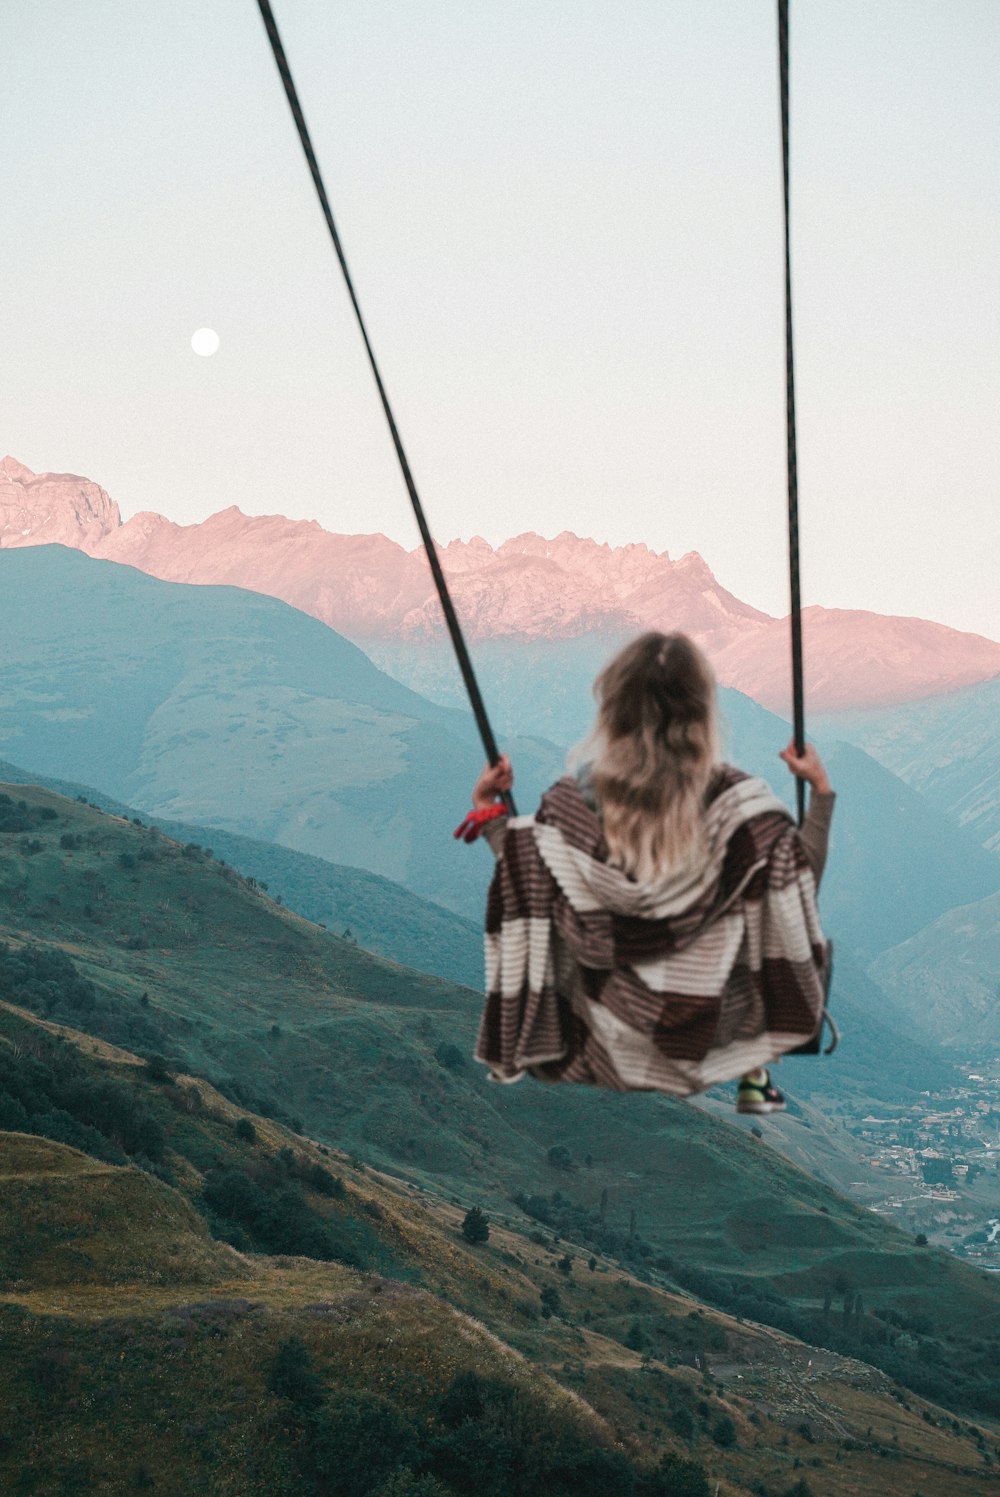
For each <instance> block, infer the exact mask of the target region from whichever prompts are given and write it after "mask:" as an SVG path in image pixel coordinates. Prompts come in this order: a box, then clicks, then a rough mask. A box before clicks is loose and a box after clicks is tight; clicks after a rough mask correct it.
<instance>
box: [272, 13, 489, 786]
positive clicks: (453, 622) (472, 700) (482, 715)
mask: <svg viewBox="0 0 1000 1497" xmlns="http://www.w3.org/2000/svg"><path fill="white" fill-rule="evenodd" d="M257 5H258V8H259V10H260V14H261V18H262V19H263V22H264V27H265V29H266V31H267V37H268V41H269V42H270V43H271V51H272V52H273V53H274V60H275V62H276V64H277V67H278V72H279V73H280V74H281V81H282V83H283V84H284V85H285V95H286V97H287V99H288V105H289V108H290V109H291V111H292V118H293V119H294V121H295V128H296V129H297V130H298V132H299V141H300V142H301V145H302V151H303V154H304V155H305V158H306V162H307V164H308V167H309V174H310V176H311V177H312V180H313V186H314V187H315V189H316V196H317V197H318V198H319V205H320V207H321V208H322V210H323V217H324V218H325V219H326V226H327V228H328V229H329V231H330V238H331V239H332V241H333V247H334V250H335V251H336V254H337V259H338V260H339V261H340V268H341V270H342V271H343V273H344V281H345V282H346V284H347V292H348V295H349V296H350V298H351V306H352V307H353V308H354V315H355V317H356V318H357V321H358V327H359V328H360V330H361V337H362V339H363V340H364V345H365V352H366V353H367V354H368V362H369V364H370V365H371V370H372V374H373V375H374V376H375V384H376V387H377V388H378V393H379V399H380V400H381V402H382V409H383V411H384V412H385V419H386V421H387V422H388V425H389V432H390V434H391V436H392V444H393V446H394V447H395V449H396V457H397V458H398V459H399V466H400V470H401V471H402V474H403V482H404V483H405V484H406V492H407V493H408V494H409V496H410V503H411V504H412V505H413V513H414V514H415V515H416V517H417V525H418V526H419V529H420V536H421V539H422V541H423V543H424V550H425V551H426V552H427V560H428V562H429V563H430V569H431V575H432V576H433V578H434V585H435V587H436V588H437V593H438V597H439V598H440V600H441V608H442V611H443V613H444V619H445V623H446V624H447V626H448V633H449V634H450V635H451V643H452V646H453V647H454V650H455V656H456V658H457V660H458V668H459V670H460V671H461V672H462V680H463V681H464V682H465V689H466V691H467V692H468V694H469V704H470V706H471V707H472V715H473V717H474V718H475V719H476V727H477V728H478V729H479V736H480V738H481V739H482V741H483V748H484V749H485V750H486V757H487V759H488V760H489V762H490V763H491V764H496V762H497V760H498V759H499V757H500V751H499V749H498V748H497V742H496V739H495V737H494V736H493V729H492V727H491V726H490V720H489V718H488V717H487V715H486V707H485V705H484V703H483V698H482V695H481V693H480V690H479V683H478V681H477V680H476V673H475V671H474V670H473V668H472V660H471V659H470V657H469V651H468V649H467V648H466V644H465V638H464V636H463V634H462V628H461V625H460V624H459V622H458V615H457V614H456V612H455V607H454V604H453V603H452V601H451V595H450V593H449V592H448V584H447V583H446V582H445V578H444V572H443V571H442V570H441V562H440V560H439V558H438V553H437V547H436V546H435V544H434V539H433V537H432V535H431V532H430V528H429V527H428V524H427V520H426V518H425V516H424V509H423V505H422V504H421V503H420V496H419V494H418V493H417V486H416V483H415V482H414V479H413V474H412V473H411V471H410V464H409V462H408V461H407V457H406V452H405V450H404V448H403V442H402V439H401V437H400V435H399V428H398V427H397V426H396V418H395V417H394V416H393V414H392V407H391V406H390V404H389V397H388V395H387V394H386V391H385V385H384V384H383V383H382V376H381V374H380V373H379V367H378V364H377V363H376V361H375V354H374V351H373V350H372V345H371V341H370V339H369V337H368V329H367V328H366V327H365V319H364V317H363V316H362V315H361V306H360V303H359V302H358V297H357V293H356V291H355V290H354V282H353V281H352V280H351V272H350V271H349V270H348V268H347V259H346V257H345V255H344V250H343V246H342V245H341V242H340V235H339V234H338V233H337V226H336V224H335V223H334V221H333V212H332V210H331V208H330V200H329V198H328V197H327V195H326V188H325V186H324V185H323V178H322V175H321V173H320V169H319V162H318V161H317V160H316V153H315V151H314V150H313V146H312V140H311V139H310V136H309V130H308V128H307V126H306V121H305V116H304V115H303V113H302V105H301V104H300V103H299V95H298V91H297V90H296V87H295V81H294V79H293V78H292V73H291V69H290V68H289V66H288V59H287V57H286V56H285V49H284V47H283V46H282V44H281V37H280V36H279V34H278V27H277V23H276V22H275V19H274V15H273V13H272V11H271V6H270V4H269V3H268V0H257ZM503 801H504V803H505V804H506V806H507V809H508V810H509V811H510V813H511V815H515V814H516V809H515V806H514V798H513V796H512V795H510V794H509V792H508V793H507V794H505V795H504V796H503Z"/></svg>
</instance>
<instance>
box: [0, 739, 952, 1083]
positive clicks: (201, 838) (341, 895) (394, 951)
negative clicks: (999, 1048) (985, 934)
mask: <svg viewBox="0 0 1000 1497" xmlns="http://www.w3.org/2000/svg"><path fill="white" fill-rule="evenodd" d="M0 782H6V783H7V784H8V785H9V786H11V790H10V793H11V794H17V791H16V790H14V788H13V787H14V786H27V785H33V784H42V785H45V786H46V787H47V788H48V789H51V790H55V791H56V792H57V793H58V794H60V795H64V796H69V797H70V798H71V799H83V800H86V801H89V802H90V803H91V804H92V805H95V806H99V807H100V808H101V809H103V810H106V811H109V812H111V813H112V814H113V815H116V816H119V817H124V818H125V819H126V820H133V819H134V818H135V815H136V813H135V811H134V809H133V808H132V807H129V806H125V805H122V804H121V802H119V801H116V800H115V799H114V798H113V797H110V796H107V795H105V794H104V793H103V792H101V791H98V790H94V789H93V788H92V787H89V786H81V785H78V784H74V783H72V782H68V781H63V780H56V779H52V778H46V777H40V776H33V775H31V774H29V773H28V772H27V771H25V770H23V769H20V768H18V767H17V766H15V765H12V764H10V763H9V761H6V760H0ZM139 819H140V820H141V818H139ZM157 826H158V827H159V829H160V830H161V831H162V832H164V833H165V834H166V835H167V836H168V837H170V838H172V839H173V840H174V841H178V842H181V843H184V844H187V843H189V842H194V843H201V842H206V843H210V844H211V847H212V851H213V852H214V854H215V856H216V857H217V858H219V859H222V860H224V861H225V862H226V863H228V864H229V865H230V866H231V867H232V868H234V869H236V870H237V871H238V872H240V873H243V874H244V875H246V876H247V877H250V878H253V879H254V880H255V881H256V883H257V884H258V886H259V887H261V888H262V889H263V891H264V892H270V894H271V896H272V898H274V897H278V898H279V899H280V900H281V901H283V903H284V904H285V905H287V906H288V908H290V909H291V910H294V911H295V913H296V914H299V915H304V916H305V917H306V918H307V919H309V920H312V921H316V922H318V923H321V924H323V925H326V926H327V927H328V928H329V929H330V930H331V931H333V932H334V933H335V934H340V935H343V934H345V933H348V932H349V934H350V936H351V937H352V938H353V939H354V940H356V941H357V943H358V944H359V945H361V946H363V947H364V948H365V949H366V950H367V951H371V952H374V953H375V954H376V955H378V956H386V957H389V958H390V959H391V960H393V961H397V962H403V963H404V964H405V965H407V966H409V967H416V968H417V969H418V970H419V971H422V972H428V973H431V974H433V975H434V976H437V977H445V978H448V979H449V980H451V981H457V982H460V983H462V984H463V985H465V986H467V987H472V988H474V989H476V990H479V989H480V988H481V985H482V973H483V937H482V927H481V923H478V922H477V923H473V922H472V921H471V920H467V919H465V918H464V917H463V916H461V915H457V914H455V913H454V912H453V911H451V910H445V909H443V908H442V907H441V906H440V905H435V904H433V903H431V902H430V901H429V900H424V899H420V898H419V897H418V896H417V895H415V894H411V893H410V891H409V890H407V889H404V888H402V887H401V886H400V885H399V884H394V883H392V882H391V881H390V880H388V879H382V878H379V877H378V876H377V875H376V874H371V873H366V872H365V871H364V870H363V869H359V868H347V867H343V866H338V865H335V864H330V863H326V862H325V861H324V860H323V859H321V858H313V857H310V856H308V855H307V854H305V853H297V852H293V851H292V850H291V849H289V848H285V847H280V846H278V845H277V844H276V843H267V842H259V841H256V840H254V839H252V838H249V837H241V836H239V835H237V834H236V833H233V832H225V831H222V830H220V829H219V828H218V827H212V828H205V827H200V826H198V825H197V824H196V823H194V822H178V821H171V820H169V819H166V818H160V819H159V820H158V821H157ZM477 851H479V850H477ZM474 855H475V854H474ZM480 855H481V854H480ZM835 1009H836V1015H837V1020H838V1023H839V1025H840V1027H841V1030H842V1039H841V1044H840V1047H839V1050H838V1054H837V1060H836V1063H835V1065H834V1066H832V1067H831V1066H829V1065H826V1064H820V1065H816V1064H815V1063H814V1062H812V1061H805V1062H794V1063H793V1072H792V1084H793V1085H794V1087H795V1090H796V1091H797V1092H799V1093H803V1094H805V1095H810V1096H811V1095H814V1094H824V1095H825V1094H828V1093H829V1091H830V1090H831V1089H835V1090H836V1091H837V1092H838V1093H841V1094H842V1093H843V1090H844V1088H845V1086H846V1087H849V1088H851V1089H853V1090H854V1091H857V1092H860V1093H861V1094H863V1095H864V1096H865V1097H891V1098H896V1097H899V1096H901V1095H909V1094H911V1093H912V1092H913V1091H914V1090H918V1091H919V1090H935V1089H937V1088H938V1087H940V1086H942V1085H944V1084H945V1083H946V1082H947V1081H949V1080H950V1079H951V1066H950V1065H949V1063H948V1060H947V1058H946V1056H944V1055H943V1054H942V1053H941V1052H939V1051H938V1050H937V1049H936V1048H934V1047H930V1046H928V1045H927V1044H922V1043H921V1042H920V1041H919V1040H917V1039H915V1038H914V1037H913V1035H912V1034H911V1035H910V1036H909V1037H908V1040H907V1044H906V1045H905V1047H901V1046H899V1045H898V1044H897V1043H896V1036H897V1035H898V1033H899V1030H900V1027H901V1026H902V1025H903V1024H906V1023H908V1020H907V1018H906V1010H905V1008H904V1007H902V1006H901V1007H900V1009H899V1012H895V1010H894V1008H893V1004H892V1002H891V1001H890V1000H889V999H888V997H887V996H886V994H885V993H884V992H882V991H880V990H879V989H878V988H877V987H876V986H875V984H874V983H873V981H872V980H871V978H870V977H868V976H867V975H866V974H865V972H864V971H863V970H862V967H861V965H860V963H859V962H858V961H857V960H856V959H855V958H854V957H852V956H851V954H850V952H849V951H845V950H844V949H843V947H841V946H840V945H839V944H838V948H837V985H836V992H835Z"/></svg>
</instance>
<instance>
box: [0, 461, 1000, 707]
mask: <svg viewBox="0 0 1000 1497" xmlns="http://www.w3.org/2000/svg"><path fill="white" fill-rule="evenodd" d="M51 542H59V543H61V544H63V545H67V546H75V547H77V548H78V549H80V550H83V551H86V552H87V553H88V554H89V555H91V556H98V557H102V558H104V559H106V560H109V561H116V562H121V563H125V564H127V565H129V566H133V567H137V568H138V569H139V570H141V571H144V572H148V573H149V574H150V575H152V576H154V577H161V578H163V579H164V580H166V581H170V582H187V583H201V584H208V583H212V584H219V583H224V584H230V585H232V586H235V587H242V588H247V589H249V590H251V591H254V592H260V593H265V594H268V595H270V596H272V597H276V598H281V599H282V600H283V601H285V602H286V603H289V604H291V605H292V606H293V607H295V608H298V609H301V610H302V611H303V612H305V613H309V614H312V615H313V616H314V617H315V618H318V619H321V620H322V621H323V622H324V623H326V624H329V625H330V626H331V628H334V629H336V630H337V631H338V632H339V633H341V634H344V635H346V636H347V637H348V638H349V639H352V640H355V641H356V642H357V643H358V644H360V645H361V646H362V648H364V645H365V643H366V641H367V642H373V641H385V640H399V639H403V640H408V641H411V642H412V643H413V644H414V645H415V646H416V645H419V644H421V643H433V642H436V641H440V640H441V638H442V637H443V625H442V621H441V614H440V608H439V605H438V602H437V598H436V595H435V593H434V590H433V585H432V582H431V577H430V572H429V569H428V566H427V562H426V558H425V557H424V555H423V552H422V551H421V550H419V549H416V550H413V551H407V550H405V549H404V548H403V547H402V546H400V545H397V544H396V542H395V541H391V540H389V539H387V537H386V536H384V535H377V534H376V535H334V534H331V533H330V532H329V531H326V530H324V529H323V528H322V527H321V526H320V525H318V524H317V523H316V522H315V521H313V520H289V519H286V518H285V517H284V516H283V515H246V514H244V513H243V512H242V510H240V509H239V508H237V507H236V506H235V505H233V506H230V507H229V508H228V509H224V510H221V511H220V512H219V513H218V514H215V515H212V516H211V517H210V518H209V519H207V520H204V521H203V522H201V523H200V524H196V525H177V524H175V523H174V522H173V521H171V520H168V519H166V518H164V516H162V515H158V514H153V513H142V514H137V515H134V516H133V517H132V518H131V519H129V520H127V521H126V522H125V523H124V524H123V523H122V520H121V516H120V514H119V510H118V506H117V505H116V504H115V502H114V501H113V500H112V499H111V498H110V497H109V496H108V495H107V494H106V493H105V491H104V490H103V489H102V488H99V487H98V485H97V484H95V483H92V482H90V481H89V480H88V479H85V478H80V477H77V476H75V475H73V474H58V473H43V474H34V473H32V472H31V471H30V470H29V469H27V468H25V467H24V466H23V465H22V464H20V463H18V462H17V461H15V459H13V458H10V457H8V458H5V459H4V460H3V462H2V463H0V546H32V545H44V544H47V543H51ZM441 559H442V565H443V567H444V570H445V572H446V574H447V576H448V578H449V583H450V586H451V589H452V592H453V596H454V599H455V606H456V609H457V611H458V614H459V617H460V618H461V619H462V621H463V624H464V626H465V628H466V630H467V632H468V635H469V637H470V639H472V640H473V641H475V640H477V639H480V640H485V639H506V640H509V642H510V645H511V648H512V650H513V649H516V647H517V646H518V645H519V644H522V643H528V642H530V641H544V640H572V639H577V638H580V637H581V636H584V635H588V636H592V635H598V636H600V635H608V636H609V637H615V638H619V637H620V636H621V634H622V633H623V632H628V631H630V630H640V629H663V630H667V631H669V630H683V631H684V632H686V633H688V634H691V635H692V636H693V637H694V638H695V639H697V640H698V641H699V642H700V643H701V644H702V645H703V646H704V647H705V649H706V650H708V652H709V654H710V655H711V656H712V658H713V660H714V662H715V665H716V669H717V671H718V673H719V679H720V680H721V681H722V682H723V684H725V685H729V686H735V687H736V688H738V689H739V690H740V691H743V692H745V693H746V694H747V695H748V696H751V697H754V698H755V699H756V700H757V701H759V702H761V703H762V704H763V705H764V706H766V707H770V708H772V709H773V710H776V711H779V712H782V713H787V711H788V695H789V689H788V670H789V668H788V624H787V621H786V620H781V619H773V618H771V617H770V616H769V615H767V614H764V613H761V612H760V610H758V609H756V608H752V607H751V606H750V605H749V604H747V603H744V602H742V601H741V600H740V599H739V598H736V597H735V596H734V595H733V594H732V593H730V592H728V591H727V590H726V589H725V588H724V587H722V585H721V584H720V583H719V582H718V581H717V580H716V578H715V577H714V576H713V574H712V572H711V570H710V568H709V567H708V565H707V564H706V563H705V561H704V560H703V559H702V558H701V557H700V556H699V555H698V554H697V553H696V552H689V553H688V554H687V555H686V556H682V557H680V558H679V559H678V560H677V561H673V560H672V559H671V558H670V556H669V555H668V554H667V552H665V551H663V552H656V551H653V550H651V549H650V548H649V547H648V546H645V545H642V544H634V545H628V546H614V547H613V546H608V545H606V544H601V543H600V542H597V541H593V540H588V539H586V538H580V537H579V536H576V535H574V534H573V533H572V532H570V531H563V532H562V534H561V535H557V536H555V537H554V538H553V539H551V540H549V539H546V538H545V537H543V536H539V535H535V534H533V533H530V532H529V533H527V534H525V535H518V536H514V537H512V538H511V539H510V540H508V541H504V542H503V544H502V545H500V546H497V547H494V546H491V545H490V544H489V543H488V542H487V541H485V540H483V539H482V537H480V536H475V537H473V539H472V540H469V541H452V542H450V544H448V545H446V546H443V547H442V548H441ZM804 632H805V645H806V650H805V654H806V684H807V698H808V704H809V707H810V709H811V710H814V711H836V710H838V709H842V708H848V707H852V708H856V707H869V706H887V705H889V704H892V703H898V702H905V701H911V700H915V699H917V698H919V697H923V696H930V695H934V694H937V693H940V692H946V691H953V690H956V689H957V688H959V687H961V686H967V685H971V684H973V683H975V682H977V681H982V680H986V679H988V678H989V677H992V676H995V675H997V674H1000V644H998V643H996V642H994V641H992V640H988V639H983V638H981V637H980V636H979V635H974V634H963V633H961V632H959V631H958V630H954V629H948V628H945V627H944V626H943V625H940V624H932V623H928V622H927V621H925V620H922V619H910V618H894V617H886V616H883V615H881V614H875V613H866V612H861V611H858V610H847V609H824V608H809V609H807V610H806V612H805V617H804Z"/></svg>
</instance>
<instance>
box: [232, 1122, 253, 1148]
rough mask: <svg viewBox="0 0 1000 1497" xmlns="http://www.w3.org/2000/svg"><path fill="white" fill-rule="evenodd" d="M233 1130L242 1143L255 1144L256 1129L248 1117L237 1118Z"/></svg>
mask: <svg viewBox="0 0 1000 1497" xmlns="http://www.w3.org/2000/svg"><path fill="white" fill-rule="evenodd" d="M233 1132H234V1133H235V1134H236V1137H237V1138H239V1139H241V1140H242V1141H243V1142H244V1143H247V1144H255V1143H256V1142H257V1129H256V1128H255V1127H254V1125H253V1123H251V1121H250V1119H249V1118H238V1119H237V1122H236V1127H235V1128H234V1129H233Z"/></svg>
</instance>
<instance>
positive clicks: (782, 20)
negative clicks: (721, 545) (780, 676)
mask: <svg viewBox="0 0 1000 1497" xmlns="http://www.w3.org/2000/svg"><path fill="white" fill-rule="evenodd" d="M778 71H779V74H780V77H781V161H782V178H783V184H784V199H785V415H786V433H787V454H788V573H789V582H790V585H791V614H790V623H791V635H792V732H793V735H794V738H795V752H796V753H797V754H801V753H803V752H804V751H805V746H806V724H805V687H804V684H803V679H802V593H801V587H800V578H799V477H798V463H797V454H796V446H795V356H794V347H793V343H792V255H791V242H790V234H789V214H788V178H789V172H788V0H778ZM795 794H796V801H797V806H798V814H799V826H801V825H802V822H803V819H804V817H805V807H806V787H805V782H804V781H803V780H799V779H797V780H796V781H795Z"/></svg>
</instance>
